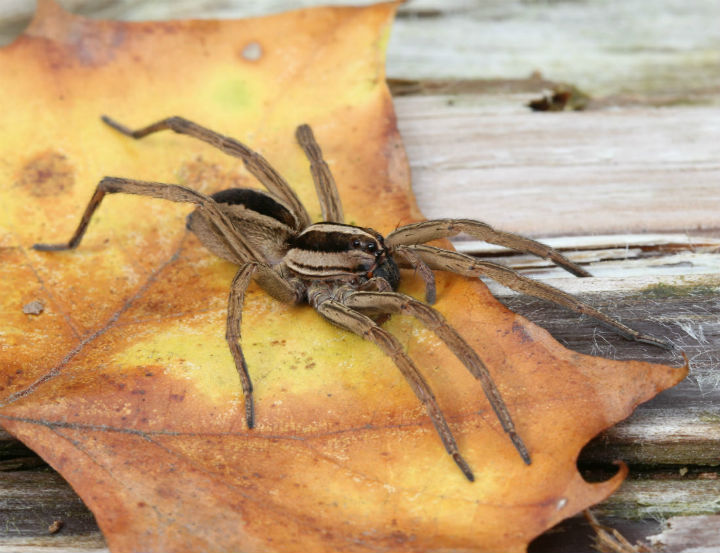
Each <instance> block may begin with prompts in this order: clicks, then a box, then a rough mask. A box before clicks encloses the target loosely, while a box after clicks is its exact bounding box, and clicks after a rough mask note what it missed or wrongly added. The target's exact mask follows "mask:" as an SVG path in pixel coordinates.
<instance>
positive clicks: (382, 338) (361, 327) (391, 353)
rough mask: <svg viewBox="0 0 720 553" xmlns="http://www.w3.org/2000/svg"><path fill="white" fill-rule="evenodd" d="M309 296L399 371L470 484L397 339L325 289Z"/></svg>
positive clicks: (454, 444) (466, 470) (426, 390)
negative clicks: (375, 349) (368, 342)
mask: <svg viewBox="0 0 720 553" xmlns="http://www.w3.org/2000/svg"><path fill="white" fill-rule="evenodd" d="M308 296H309V301H310V304H311V305H312V306H313V308H314V309H315V310H316V311H317V312H318V313H319V314H320V315H322V316H323V317H324V318H325V319H326V320H328V321H330V322H331V323H333V324H335V325H337V326H339V327H341V328H344V329H345V330H348V331H350V332H352V333H353V334H357V335H358V336H360V337H362V338H364V339H365V340H368V341H370V342H372V343H374V344H375V345H377V346H378V347H379V348H380V349H381V350H382V351H383V352H384V353H385V355H387V356H388V357H390V358H391V359H392V360H393V362H394V363H395V366H397V368H398V369H399V370H400V372H401V373H402V375H403V376H404V377H405V380H406V381H407V382H408V384H410V387H411V388H412V390H413V392H414V393H415V395H416V396H417V398H418V399H419V400H420V402H421V403H422V404H423V406H424V407H425V410H426V411H427V413H428V415H429V416H430V420H431V421H432V423H433V425H434V426H435V430H436V431H437V433H438V435H439V436H440V440H441V441H442V443H443V446H445V450H446V451H447V452H448V454H449V455H450V456H451V457H452V458H453V460H454V461H455V463H456V464H457V466H458V467H459V468H460V470H461V471H462V473H463V474H464V475H465V477H466V478H467V479H468V480H469V481H471V482H473V481H474V480H475V476H474V475H473V472H472V470H471V469H470V466H469V465H468V463H467V461H465V459H464V458H463V457H462V455H460V450H459V448H458V445H457V441H456V440H455V437H454V436H453V434H452V431H451V430H450V426H449V425H448V423H447V421H446V420H445V416H444V415H443V414H442V411H441V409H440V406H439V405H438V402H437V399H436V398H435V394H433V392H432V390H431V389H430V386H429V385H428V383H427V382H426V381H425V379H424V378H423V376H422V374H420V371H418V369H417V367H415V364H414V363H413V362H412V360H411V359H410V357H408V356H407V354H406V353H405V352H404V351H403V347H402V345H401V344H400V342H398V340H397V338H395V337H394V336H393V335H392V334H390V333H389V332H388V331H387V330H385V329H383V328H382V327H380V326H378V325H377V324H376V323H375V322H374V321H373V320H372V319H371V318H370V317H368V316H366V315H363V314H362V313H360V312H358V311H355V310H354V309H351V308H350V307H348V306H346V305H343V304H342V303H341V302H339V301H337V300H335V299H332V293H331V291H330V288H329V287H328V286H327V285H323V284H318V285H316V286H313V287H312V288H311V290H310V291H309V292H308Z"/></svg>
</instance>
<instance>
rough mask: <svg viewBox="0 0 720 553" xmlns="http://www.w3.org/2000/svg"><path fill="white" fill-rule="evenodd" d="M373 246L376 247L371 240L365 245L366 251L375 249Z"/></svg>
mask: <svg viewBox="0 0 720 553" xmlns="http://www.w3.org/2000/svg"><path fill="white" fill-rule="evenodd" d="M375 248H376V246H375V244H373V243H372V242H370V243H369V244H368V245H367V251H369V252H373V251H375Z"/></svg>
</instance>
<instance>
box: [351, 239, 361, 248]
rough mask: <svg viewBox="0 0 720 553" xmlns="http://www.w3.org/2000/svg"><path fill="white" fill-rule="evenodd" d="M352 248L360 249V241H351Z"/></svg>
mask: <svg viewBox="0 0 720 553" xmlns="http://www.w3.org/2000/svg"><path fill="white" fill-rule="evenodd" d="M352 246H353V248H359V247H360V240H353V243H352Z"/></svg>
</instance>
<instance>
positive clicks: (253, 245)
mask: <svg viewBox="0 0 720 553" xmlns="http://www.w3.org/2000/svg"><path fill="white" fill-rule="evenodd" d="M103 120H104V121H105V122H106V123H107V124H108V125H110V126H111V127H113V128H114V129H116V130H118V131H120V132H121V133H123V134H125V135H128V136H131V137H133V138H142V137H143V136H146V135H148V134H151V133H154V132H156V131H160V130H164V129H170V130H173V131H175V132H177V133H181V134H187V135H190V136H192V137H195V138H198V139H200V140H203V141H205V142H208V143H209V144H211V145H213V146H215V147H217V148H220V149H221V150H223V151H224V152H226V153H228V154H230V155H233V156H236V157H238V158H240V159H241V160H242V161H243V163H244V164H245V167H246V168H247V169H248V171H249V172H250V173H252V174H253V175H254V176H255V177H256V178H257V179H258V180H259V181H260V183H261V184H263V185H264V186H265V188H266V189H267V192H264V191H260V190H255V189H242V188H233V189H230V190H223V191H221V192H217V193H215V194H213V195H211V196H207V195H205V194H201V193H200V192H197V191H195V190H192V189H191V188H187V187H185V186H180V185H176V184H163V183H157V182H146V181H139V180H134V179H124V178H117V177H105V178H104V179H103V180H101V181H100V183H99V184H98V186H97V188H96V190H95V193H94V194H93V196H92V198H91V199H90V202H89V203H88V206H87V207H86V209H85V212H84V214H83V216H82V218H81V220H80V224H79V225H78V227H77V229H76V230H75V233H74V234H73V236H72V237H71V238H70V240H69V241H68V242H65V243H61V244H35V246H34V248H35V249H37V250H43V251H51V250H65V249H71V248H75V247H76V246H77V245H78V244H79V243H80V240H82V237H83V235H84V234H85V230H86V229H87V225H88V223H89V222H90V219H91V217H92V215H93V213H94V212H95V210H96V209H97V207H98V206H99V205H100V202H101V201H102V198H103V197H104V195H105V194H111V193H116V192H122V193H126V194H139V195H143V196H151V197H155V198H161V199H165V200H170V201H174V202H188V203H192V204H195V205H196V206H197V207H196V209H195V211H193V212H192V213H191V214H190V216H189V217H188V228H189V229H190V230H192V231H193V232H194V233H195V234H196V235H197V236H198V238H199V239H200V241H201V242H202V243H203V244H204V245H205V246H206V247H207V248H208V249H209V250H211V251H212V252H213V253H215V254H217V255H218V256H220V257H222V258H224V259H227V260H228V261H231V262H232V263H235V264H237V265H238V266H239V270H238V272H237V274H236V275H235V278H234V279H233V281H232V284H231V286H230V295H229V300H228V315H227V328H226V338H227V342H228V346H229V348H230V351H231V353H232V355H233V358H234V360H235V366H236V368H237V370H238V373H239V375H240V381H241V383H242V388H243V393H244V395H245V416H246V420H247V425H248V427H249V428H252V427H253V425H254V407H253V394H252V384H251V381H250V375H249V373H248V369H247V365H246V364H245V358H244V357H243V353H242V349H241V347H240V326H241V324H240V323H241V316H242V304H243V298H244V295H245V291H246V289H247V286H248V284H249V283H250V281H251V280H252V279H255V280H256V281H257V283H258V284H259V285H260V286H261V287H262V288H263V289H264V290H265V291H266V292H267V293H269V294H270V295H272V296H273V297H274V298H276V299H278V300H280V301H283V302H287V303H303V302H306V303H308V304H310V305H311V306H312V307H313V308H314V309H315V310H316V311H317V312H318V313H319V314H320V315H321V316H323V317H324V318H325V319H327V320H328V321H330V322H331V323H333V324H335V325H337V326H339V327H341V328H344V329H346V330H348V331H350V332H353V333H355V334H358V335H359V336H362V337H363V338H365V339H366V340H369V341H371V342H373V343H375V344H376V345H377V346H378V347H379V348H380V349H382V351H383V352H384V353H385V354H387V355H388V356H389V357H391V358H392V360H393V362H394V363H395V365H396V366H397V367H398V369H399V370H400V372H401V373H402V375H403V376H404V377H405V379H406V380H407V382H408V384H409V385H410V386H411V388H412V389H413V391H414V392H415V394H416V396H417V397H418V399H419V400H420V401H421V402H422V403H423V405H424V406H425V409H426V411H427V413H428V415H429V416H430V419H431V420H432V423H433V425H434V426H435V429H436V430H437V432H438V435H439V436H440V439H441V440H442V443H443V445H444V446H445V449H446V450H447V452H448V454H450V455H451V456H452V458H453V459H454V461H455V463H457V465H458V467H459V468H460V469H461V470H462V472H463V474H465V476H466V477H467V478H468V480H473V479H474V477H473V473H472V470H471V469H470V467H469V466H468V464H467V462H466V461H465V459H463V457H462V455H461V454H460V452H459V450H458V446H457V443H456V441H455V438H454V437H453V434H452V432H451V430H450V427H449V425H448V423H447V421H446V420H445V417H444V416H443V413H442V411H441V410H440V407H439V405H438V403H437V400H436V399H435V396H434V394H433V392H432V390H431V389H430V387H429V386H428V384H427V382H426V381H425V379H424V378H423V376H422V374H421V373H420V372H419V371H418V369H417V368H416V366H415V364H414V363H413V361H412V359H410V357H409V356H408V355H407V353H405V350H404V348H403V347H402V345H401V344H400V342H399V341H398V340H397V338H395V337H394V336H393V335H392V334H390V333H389V332H388V331H387V330H385V329H384V328H382V327H381V326H380V324H381V321H382V320H384V318H386V317H387V316H389V315H390V314H392V313H403V314H406V315H411V316H413V317H416V318H417V319H418V320H419V321H420V322H422V323H423V324H424V325H426V326H427V327H428V328H430V329H431V330H432V331H433V332H435V333H436V334H437V335H438V337H439V338H440V339H441V340H442V341H443V342H445V344H446V345H447V347H448V348H449V349H450V351H452V352H453V353H454V354H455V355H456V356H457V357H458V359H459V360H460V361H462V363H463V364H464V365H465V367H467V369H468V370H469V371H470V373H472V375H473V376H475V377H476V378H477V379H478V380H479V382H480V385H481V386H482V388H483V390H484V392H485V395H486V396H487V398H488V400H489V402H490V404H491V406H492V407H493V409H494V411H495V413H496V415H497V417H498V419H499V420H500V423H501V424H502V427H503V429H504V430H505V432H507V434H508V436H509V438H510V439H511V440H512V443H513V444H514V446H515V448H516V449H517V451H518V453H519V454H520V456H521V457H522V459H523V460H524V461H525V463H527V464H530V453H529V451H528V448H527V447H526V446H525V444H524V443H523V441H522V439H521V438H520V436H519V435H518V434H517V432H516V431H515V425H514V423H513V420H512V418H511V417H510V413H509V412H508V409H507V407H506V405H505V403H504V401H503V399H502V397H501V396H500V392H499V391H498V389H497V387H496V385H495V383H494V382H493V380H492V378H491V377H490V374H489V373H488V371H487V369H486V368H485V365H484V364H483V362H482V360H481V359H480V357H479V356H478V355H477V353H476V352H475V351H474V350H473V349H472V348H471V347H470V346H469V345H468V344H467V343H466V342H465V340H464V339H463V338H462V337H461V336H460V334H459V333H458V332H457V331H456V330H455V329H454V328H453V327H452V326H450V325H449V324H448V323H447V322H446V321H445V319H444V318H443V317H442V315H441V314H440V313H439V312H437V311H436V310H435V309H433V308H432V307H430V306H429V305H428V303H433V302H434V300H435V279H434V276H433V270H443V271H451V272H454V273H458V274H460V275H464V276H468V277H478V276H486V277H490V278H492V279H494V280H496V281H498V282H500V283H501V284H504V285H505V286H507V287H509V288H512V289H513V290H517V291H519V292H523V293H526V294H530V295H533V296H536V297H539V298H543V299H546V300H550V301H554V302H556V303H558V304H560V305H563V306H565V307H567V308H569V309H572V310H574V311H576V312H578V313H584V314H587V315H590V316H593V317H595V318H596V319H598V320H599V321H600V322H601V323H603V324H605V325H606V326H609V327H612V328H613V329H615V330H616V331H617V332H618V333H620V334H621V335H623V336H624V337H626V338H628V339H631V340H637V341H639V342H646V343H649V344H653V345H656V346H660V347H665V348H669V347H670V346H669V344H668V343H667V342H665V341H664V340H660V339H657V338H653V337H652V336H648V335H645V334H641V333H640V332H637V331H636V330H633V329H631V328H629V327H627V326H625V325H624V324H622V323H620V322H618V321H616V320H614V319H612V318H611V317H608V316H607V315H605V314H603V313H601V312H599V311H597V310H596V309H594V308H592V307H590V306H589V305H586V304H584V303H581V302H580V301H578V300H576V299H575V298H574V297H572V296H570V295H569V294H566V293H564V292H562V291H560V290H557V289H555V288H553V287H551V286H548V285H546V284H542V283H539V282H535V281H533V280H531V279H528V278H526V277H524V276H521V275H519V274H517V273H516V272H514V271H512V270H511V269H508V268H507V267H504V266H502V265H498V264H495V263H490V262H487V261H479V260H477V259H475V258H473V257H470V256H467V255H463V254H460V253H457V252H454V251H451V250H445V249H442V248H436V247H431V246H426V245H423V244H425V243H426V242H429V241H432V240H435V239H439V238H447V237H451V236H455V235H457V234H459V233H461V232H463V233H467V234H469V235H471V236H472V237H474V238H477V239H480V240H485V241H487V242H490V243H493V244H498V245H501V246H505V247H508V248H512V249H515V250H518V251H522V252H526V253H530V254H533V255H537V256H540V257H542V258H546V259H550V260H552V261H553V262H555V263H556V264H557V265H559V266H560V267H562V268H564V269H566V270H567V271H569V272H571V273H573V274H575V275H577V276H589V273H587V272H586V271H585V270H584V269H582V268H581V267H579V266H577V265H575V264H574V263H572V262H571V261H569V260H568V259H566V258H565V257H564V256H563V255H561V254H560V253H559V252H557V251H555V250H553V249H552V248H550V247H548V246H545V245H544V244H541V243H539V242H536V241H534V240H531V239H529V238H525V237H523V236H519V235H516V234H512V233H507V232H503V231H498V230H495V229H493V228H492V227H490V226H488V225H486V224H485V223H481V222H479V221H473V220H469V219H439V220H433V221H423V222H419V223H413V224H410V225H405V226H402V227H400V228H397V229H396V230H394V231H393V232H391V233H390V234H389V235H388V236H386V237H385V238H383V236H381V235H380V234H379V233H377V232H376V231H374V230H372V229H370V228H363V227H357V226H351V225H346V224H344V223H343V221H344V216H343V210H342V204H341V202H340V198H339V195H338V192H337V188H336V186H335V182H334V180H333V177H332V174H331V173H330V169H329V168H328V166H327V164H326V163H325V161H324V160H323V157H322V152H321V151H320V147H319V146H318V144H317V142H316V141H315V138H314V137H313V134H312V131H311V130H310V127H309V126H307V125H301V126H300V127H298V129H297V139H298V142H299V143H300V145H301V146H302V148H303V150H304V151H305V154H306V155H307V157H308V159H309V160H310V169H311V172H312V176H313V181H314V183H315V187H316V190H317V193H318V197H319V199H320V206H321V208H322V214H323V219H324V222H321V223H316V224H311V221H310V217H309V215H308V213H307V211H306V209H305V207H304V206H303V205H302V203H300V200H299V199H298V197H297V196H296V194H295V192H293V190H292V189H291V188H290V186H289V185H288V184H287V182H285V180H284V179H283V178H282V177H281V176H280V175H279V174H278V173H277V171H275V170H274V169H273V168H272V166H271V165H270V164H269V163H268V162H267V161H266V160H265V159H264V158H263V157H262V156H261V155H260V154H258V153H257V152H254V151H252V150H250V149H249V148H248V147H247V146H245V145H244V144H242V143H241V142H238V141H237V140H235V139H233V138H229V137H226V136H223V135H221V134H218V133H216V132H214V131H211V130H209V129H207V128H205V127H202V126H200V125H197V124H195V123H193V122H191V121H188V120H187V119H183V118H181V117H170V118H168V119H163V120H162V121H158V122H157V123H154V124H152V125H149V126H147V127H144V128H141V129H139V130H135V131H132V130H130V129H128V128H126V127H124V126H122V125H120V124H118V123H116V122H115V121H113V120H111V119H109V118H107V117H103ZM399 267H408V268H413V269H414V270H415V272H416V273H417V274H418V275H420V277H421V278H422V279H423V280H424V281H425V285H426V294H425V299H426V302H427V303H423V302H421V301H419V300H416V299H414V298H412V297H410V296H407V295H404V294H401V293H398V292H396V290H397V286H398V283H399V281H400V271H399Z"/></svg>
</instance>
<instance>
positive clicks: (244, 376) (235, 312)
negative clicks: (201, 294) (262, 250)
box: [225, 263, 257, 428]
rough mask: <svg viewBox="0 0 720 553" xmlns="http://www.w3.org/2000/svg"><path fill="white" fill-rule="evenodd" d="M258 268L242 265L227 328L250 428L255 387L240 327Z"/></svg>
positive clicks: (232, 291) (233, 289) (232, 289)
mask: <svg viewBox="0 0 720 553" xmlns="http://www.w3.org/2000/svg"><path fill="white" fill-rule="evenodd" d="M256 269H257V265H255V264H254V263H247V264H245V265H243V266H242V267H240V270H238V272H237V274H236V275H235V278H234V279H233V281H232V285H231V286H230V296H229V297H228V311H227V330H226V332H225V339H226V340H227V343H228V347H229V348H230V353H232V356H233V360H234V361H235V368H236V369H237V372H238V375H240V382H241V384H242V389H243V395H244V397H245V420H246V422H247V426H248V428H252V427H253V426H255V413H254V408H253V395H252V392H253V387H252V382H251V381H250V374H249V373H248V369H247V364H246V363H245V356H244V355H243V352H242V348H241V346H240V328H241V326H242V308H243V301H244V300H245V291H246V290H247V287H248V284H250V281H251V280H252V276H253V273H255V270H256Z"/></svg>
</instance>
